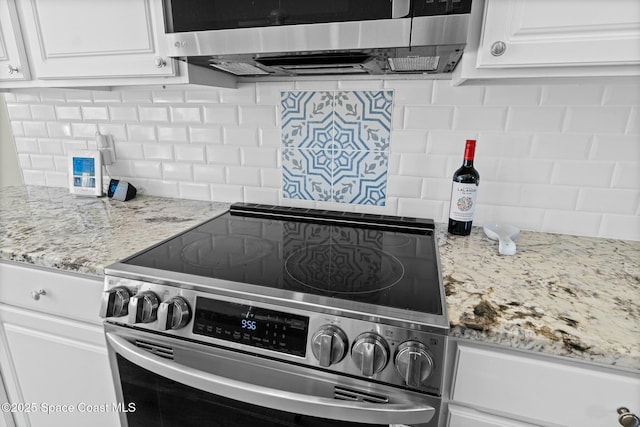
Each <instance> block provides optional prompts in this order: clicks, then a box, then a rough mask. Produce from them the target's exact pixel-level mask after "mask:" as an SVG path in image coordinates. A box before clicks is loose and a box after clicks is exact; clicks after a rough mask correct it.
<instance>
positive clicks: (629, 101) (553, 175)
mask: <svg viewBox="0 0 640 427" xmlns="http://www.w3.org/2000/svg"><path fill="white" fill-rule="evenodd" d="M378 89H386V90H393V91H394V96H393V100H394V101H393V102H394V105H393V111H392V131H391V142H390V154H389V165H388V168H389V169H388V182H387V200H386V206H384V207H379V206H362V205H345V204H338V203H327V202H311V201H304V200H291V199H283V198H282V192H281V186H282V168H281V164H282V161H281V137H280V135H281V133H280V112H279V102H280V92H281V91H288V90H318V91H321V90H378ZM5 98H6V102H7V107H8V112H9V116H10V119H11V126H12V129H13V133H14V135H15V142H16V147H17V151H18V157H19V163H20V166H21V168H22V171H23V175H24V180H25V183H26V184H33V185H45V186H54V187H66V186H67V174H66V168H67V159H66V152H67V151H69V150H70V149H82V148H95V134H96V132H97V131H100V132H102V133H106V134H110V135H112V137H113V139H114V141H115V146H116V157H117V162H116V163H115V164H113V165H111V166H109V167H108V174H109V175H111V176H113V177H117V178H120V179H125V180H127V181H130V182H131V183H133V184H134V185H135V186H136V187H138V189H139V190H141V191H142V192H143V193H146V194H152V195H157V196H166V197H178V198H186V199H200V200H217V201H228V202H233V201H248V202H259V203H282V204H287V205H293V206H308V207H322V208H328V209H338V210H355V211H363V212H373V213H385V214H394V215H407V216H418V217H431V218H434V219H435V220H436V221H438V222H444V221H446V218H447V213H448V208H449V192H450V188H451V184H450V179H451V176H452V174H453V172H454V170H455V169H456V168H457V167H459V165H460V164H461V162H462V154H463V149H464V141H465V139H467V138H476V139H477V140H478V145H477V149H476V168H477V169H478V171H479V172H480V177H481V181H480V188H479V195H478V206H477V210H476V220H475V222H474V223H475V224H478V225H480V224H483V223H486V222H489V221H504V222H510V223H513V224H516V225H518V226H519V227H521V228H523V229H528V230H539V231H547V232H559V233H567V234H577V235H587V236H601V237H612V238H621V239H632V240H640V117H639V116H640V114H639V113H640V83H638V84H632V83H628V82H620V83H615V82H614V83H609V84H563V85H544V86H541V85H488V86H463V87H452V86H451V85H450V83H449V82H448V81H443V80H387V81H381V80H367V81H357V80H344V81H340V80H335V81H334V80H323V81H298V82H282V83H280V82H260V83H243V84H241V85H240V87H239V88H238V89H237V90H231V89H215V88H188V89H172V88H170V87H168V88H166V89H165V88H160V87H158V88H153V89H148V88H147V89H138V90H131V89H127V90H122V91H110V92H109V91H104V92H103V91H81V90H77V91H71V90H53V89H47V90H39V91H24V92H23V91H18V92H12V93H7V94H5Z"/></svg>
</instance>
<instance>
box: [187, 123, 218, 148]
mask: <svg viewBox="0 0 640 427" xmlns="http://www.w3.org/2000/svg"><path fill="white" fill-rule="evenodd" d="M189 140H190V141H191V142H203V143H207V144H222V128H219V127H216V126H207V127H198V126H189Z"/></svg>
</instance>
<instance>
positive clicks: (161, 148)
mask: <svg viewBox="0 0 640 427" xmlns="http://www.w3.org/2000/svg"><path fill="white" fill-rule="evenodd" d="M142 151H143V153H144V158H145V159H146V160H173V145H171V144H158V143H152V144H143V146H142Z"/></svg>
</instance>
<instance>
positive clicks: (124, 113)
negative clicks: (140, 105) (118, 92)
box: [58, 106, 138, 122]
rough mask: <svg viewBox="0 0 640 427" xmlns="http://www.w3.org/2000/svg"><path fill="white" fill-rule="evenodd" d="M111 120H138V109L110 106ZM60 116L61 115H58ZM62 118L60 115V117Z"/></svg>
mask: <svg viewBox="0 0 640 427" xmlns="http://www.w3.org/2000/svg"><path fill="white" fill-rule="evenodd" d="M109 115H110V117H111V120H113V121H116V122H136V121H138V111H137V109H136V107H113V106H110V107H109ZM58 117H59V115H58ZM59 118H60V117H59Z"/></svg>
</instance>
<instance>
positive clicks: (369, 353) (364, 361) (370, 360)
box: [351, 332, 389, 377]
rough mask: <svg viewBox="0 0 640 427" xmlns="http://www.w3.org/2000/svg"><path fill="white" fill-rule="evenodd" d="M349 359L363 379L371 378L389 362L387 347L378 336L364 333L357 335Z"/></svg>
mask: <svg viewBox="0 0 640 427" xmlns="http://www.w3.org/2000/svg"><path fill="white" fill-rule="evenodd" d="M351 358H352V359H353V362H354V363H355V364H356V366H357V367H358V369H360V372H361V373H362V375H364V376H365V377H371V376H373V375H375V374H377V373H378V372H380V371H382V370H383V369H384V367H385V366H387V362H388V361H389V346H388V345H387V342H386V341H385V340H384V338H382V337H381V336H380V335H378V334H374V333H373V332H366V333H364V334H360V335H358V337H357V338H356V341H355V343H354V344H353V348H351Z"/></svg>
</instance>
